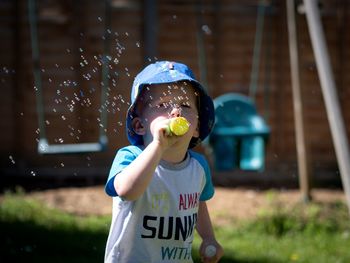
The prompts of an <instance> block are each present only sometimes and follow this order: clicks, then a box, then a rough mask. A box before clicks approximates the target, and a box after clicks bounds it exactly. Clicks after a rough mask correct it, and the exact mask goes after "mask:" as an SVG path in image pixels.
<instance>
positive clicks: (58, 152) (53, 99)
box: [0, 0, 350, 188]
mask: <svg viewBox="0 0 350 263" xmlns="http://www.w3.org/2000/svg"><path fill="white" fill-rule="evenodd" d="M318 7H319V12H320V14H321V20H322V24H323V28H324V33H325V37H326V44H327V45H328V50H329V54H330V58H331V66H332V69H333V73H334V79H335V81H336V91H337V93H338V96H339V105H340V108H341V112H342V114H343V118H344V123H345V127H346V132H347V135H349V133H350V127H349V125H348V124H349V123H350V110H349V107H350V104H349V103H347V101H348V100H349V99H350V90H349V88H348V86H349V83H350V75H349V74H348V71H349V67H350V64H349V60H350V52H349V49H348V47H349V45H350V37H349V34H348V30H349V23H350V20H349V10H350V5H349V1H346V0H343V1H342V0H337V1H330V0H329V1H327V0H324V1H319V2H318ZM294 9H295V24H296V32H297V39H296V40H297V47H298V52H299V54H298V58H299V62H298V67H299V68H298V71H299V75H300V93H301V98H302V105H303V115H302V119H303V124H304V135H305V145H306V146H305V147H306V149H307V150H308V169H309V173H308V175H309V180H310V182H312V185H314V186H334V187H339V186H340V185H341V180H340V175H339V169H338V164H337V159H336V156H335V151H334V145H333V141H332V136H331V132H330V128H329V127H330V126H329V122H328V119H327V114H326V109H325V103H324V100H323V95H322V91H321V87H320V81H319V77H318V72H317V68H316V62H315V56H314V52H313V49H312V45H311V41H310V34H309V28H308V25H307V21H306V16H305V12H304V7H303V4H302V3H301V2H300V1H296V2H295V6H294ZM0 12H1V20H0V30H1V32H2V37H1V46H2V48H1V50H0V52H1V54H0V58H1V59H0V65H1V67H0V83H1V84H0V85H1V92H2V96H1V98H0V100H1V103H0V107H1V109H0V114H1V120H2V121H1V130H2V136H1V137H0V144H1V152H0V154H1V167H0V169H1V184H2V185H3V186H7V187H11V186H14V185H23V186H24V187H27V188H30V187H34V188H35V187H39V188H40V187H56V186H61V185H93V184H101V183H104V182H105V180H106V177H107V174H108V171H109V168H110V165H111V162H112V160H113V157H114V155H115V153H116V151H117V150H118V149H119V148H120V147H122V146H124V145H126V144H128V142H127V140H126V134H125V111H126V109H127V108H128V105H129V104H128V102H129V94H130V87H131V85H132V82H133V79H134V77H135V75H136V74H137V73H138V72H139V71H140V70H141V69H142V68H143V67H144V66H145V65H147V64H148V63H150V62H154V61H157V60H173V61H180V62H183V63H185V64H188V65H189V66H190V67H191V68H192V69H193V71H194V73H195V75H196V76H197V78H198V79H200V80H201V81H202V82H203V83H204V85H205V86H206V88H207V90H208V93H209V94H210V95H211V96H212V97H213V98H214V99H215V98H218V97H220V96H221V95H225V94H228V93H232V92H233V93H238V94H241V95H244V96H246V98H248V99H249V100H251V101H252V102H253V104H254V106H255V107H256V110H257V114H258V115H259V116H260V117H261V118H262V119H263V120H264V122H265V124H266V125H267V126H268V128H269V135H268V138H267V139H266V138H265V139H264V145H263V146H264V147H263V152H262V153H263V154H262V156H261V157H262V158H263V159H262V160H263V164H264V165H263V167H262V168H260V169H252V170H249V169H248V170H244V169H239V167H232V168H233V169H226V170H225V169H224V171H222V170H220V169H217V165H216V164H215V162H216V160H215V154H216V153H215V149H214V150H213V147H210V146H211V145H210V143H207V144H204V145H202V146H200V147H198V149H197V150H199V151H201V152H203V153H204V154H206V155H207V157H208V159H209V160H210V162H211V165H212V168H213V178H214V182H215V183H216V184H217V185H224V186H237V185H259V186H260V187H271V186H284V187H296V186H298V181H299V178H298V157H297V150H296V149H297V148H296V135H295V134H296V132H295V124H294V123H295V114H294V111H293V93H292V82H291V67H290V54H289V42H290V40H289V37H288V27H287V6H286V1H258V0H256V1H254V0H250V1H246V0H245V1H239V0H237V1H223V0H222V1H211V0H193V1H192V0H190V1H181V0H176V1H165V0H164V1H162V0H159V1H155V0H145V1H137V0H110V1H88V0H86V1H70V0H61V1H59V0H40V1H24V0H19V1H7V0H3V1H1V3H0ZM226 112H230V111H229V110H226ZM67 144H68V145H70V146H69V147H70V148H69V147H68V148H67V147H66V148H64V147H65V145H67ZM51 146H53V147H51ZM55 146H59V147H58V148H57V147H56V148H55ZM60 146H61V148H60Z"/></svg>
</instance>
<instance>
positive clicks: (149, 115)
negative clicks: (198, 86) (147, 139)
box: [137, 82, 199, 138]
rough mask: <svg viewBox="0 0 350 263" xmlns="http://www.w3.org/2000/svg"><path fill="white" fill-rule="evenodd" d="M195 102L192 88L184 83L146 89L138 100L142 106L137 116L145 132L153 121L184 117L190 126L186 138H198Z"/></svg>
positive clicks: (195, 98) (195, 97)
mask: <svg viewBox="0 0 350 263" xmlns="http://www.w3.org/2000/svg"><path fill="white" fill-rule="evenodd" d="M197 101H198V99H197V95H196V92H195V90H194V88H193V87H192V86H191V84H189V83H186V82H179V83H172V84H161V85H155V86H152V87H149V88H148V87H146V88H145V89H144V90H143V91H142V96H141V98H140V100H139V103H140V104H142V105H141V106H140V107H138V110H137V111H138V116H139V117H140V118H141V121H142V124H143V125H144V126H145V128H146V130H147V131H149V130H150V126H151V124H152V122H153V121H154V120H155V119H157V120H159V119H169V118H173V117H179V116H182V117H185V118H186V119H187V120H188V121H189V122H190V124H191V125H190V129H189V131H188V132H187V134H186V137H188V138H192V137H198V136H199V132H198V108H197Z"/></svg>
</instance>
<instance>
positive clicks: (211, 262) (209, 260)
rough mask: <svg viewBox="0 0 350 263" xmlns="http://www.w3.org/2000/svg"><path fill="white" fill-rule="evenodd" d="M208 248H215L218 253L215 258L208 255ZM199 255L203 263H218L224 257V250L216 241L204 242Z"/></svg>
mask: <svg viewBox="0 0 350 263" xmlns="http://www.w3.org/2000/svg"><path fill="white" fill-rule="evenodd" d="M208 246H214V247H215V250H216V251H215V252H216V253H215V254H214V255H213V256H211V255H207V253H208V250H207V252H206V249H207V247H208ZM199 254H200V257H201V260H202V262H203V263H217V262H219V260H220V259H221V258H222V256H223V255H224V250H223V248H222V247H221V246H220V244H219V243H218V242H216V240H203V242H202V244H201V246H200V248H199Z"/></svg>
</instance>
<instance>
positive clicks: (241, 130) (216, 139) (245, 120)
mask: <svg viewBox="0 0 350 263" xmlns="http://www.w3.org/2000/svg"><path fill="white" fill-rule="evenodd" d="M214 107H215V117H216V122H215V126H214V129H213V132H212V133H211V135H210V138H209V143H210V145H211V146H212V148H213V153H214V160H215V167H216V169H217V170H221V171H225V170H232V169H237V168H239V169H241V170H251V171H261V170H263V169H264V163H265V142H266V140H267V138H268V136H269V134H270V128H269V127H268V126H267V125H266V123H265V121H264V120H263V118H262V117H260V116H259V115H258V113H257V111H256V108H255V105H254V103H253V102H252V100H250V99H249V98H248V97H246V96H242V95H239V94H236V93H228V94H225V95H222V96H220V97H218V98H216V99H215V100H214Z"/></svg>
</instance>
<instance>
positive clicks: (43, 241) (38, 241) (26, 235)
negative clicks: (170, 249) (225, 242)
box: [0, 221, 277, 263]
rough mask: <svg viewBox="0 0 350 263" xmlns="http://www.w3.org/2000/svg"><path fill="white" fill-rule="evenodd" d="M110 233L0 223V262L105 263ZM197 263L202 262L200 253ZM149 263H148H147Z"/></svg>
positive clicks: (245, 262) (228, 260) (230, 261)
mask: <svg viewBox="0 0 350 263" xmlns="http://www.w3.org/2000/svg"><path fill="white" fill-rule="evenodd" d="M107 234H108V233H107V232H106V231H102V230H99V231H88V230H80V229H72V228H69V229H67V228H66V227H64V226H62V227H57V226H56V227H55V228H53V229H50V228H47V227H45V226H40V225H38V224H36V223H35V222H32V221H25V222H21V221H14V222H0V236H1V243H2V244H1V246H0V262H4V263H7V262H26V263H30V262H33V263H34V262H35V263H41V262H45V263H47V262H50V263H56V262H57V263H61V262H65V263H70V262H72V263H73V262H74V263H80V262H81V263H83V262H84V263H90V262H91V263H92V262H94V263H96V262H103V256H104V249H105V244H106V238H107ZM194 262H196V263H197V262H201V261H200V260H199V258H198V253H197V254H196V253H195V255H194ZM220 262H221V263H235V262H237V263H238V262H240V263H267V262H269V263H277V262H275V261H271V259H267V258H266V259H264V258H263V259H241V258H240V259H239V258H232V257H227V256H226V257H224V258H223V259H222V260H221V261H220ZM144 263H147V262H144Z"/></svg>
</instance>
